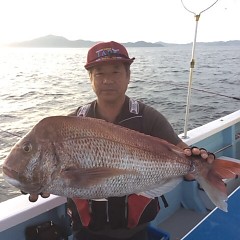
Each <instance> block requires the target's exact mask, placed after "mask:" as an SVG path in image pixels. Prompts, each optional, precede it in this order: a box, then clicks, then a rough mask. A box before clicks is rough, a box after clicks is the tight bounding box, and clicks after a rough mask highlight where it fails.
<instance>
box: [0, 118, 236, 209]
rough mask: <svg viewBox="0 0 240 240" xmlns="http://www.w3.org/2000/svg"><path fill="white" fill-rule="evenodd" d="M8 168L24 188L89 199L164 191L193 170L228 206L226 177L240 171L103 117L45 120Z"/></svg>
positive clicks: (6, 164)
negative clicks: (193, 154) (188, 152)
mask: <svg viewBox="0 0 240 240" xmlns="http://www.w3.org/2000/svg"><path fill="white" fill-rule="evenodd" d="M3 172H4V176H5V179H6V180H7V181H8V182H9V183H10V184H12V185H14V186H15V187H17V188H19V189H20V190H22V191H23V192H27V193H31V194H38V193H41V192H48V193H51V194H56V195H60V196H66V197H80V198H83V199H102V198H107V197H110V196H123V195H128V194H132V193H136V194H142V195H145V196H149V197H155V196H160V195H162V194H164V193H166V192H168V191H170V190H171V189H173V188H174V187H175V186H176V185H177V184H178V183H179V182H180V181H181V180H182V177H183V176H184V175H186V174H188V173H192V174H193V175H194V177H195V178H196V180H197V181H198V182H199V183H200V184H201V186H202V187H203V188H204V190H205V191H206V193H207V194H208V196H209V197H210V199H211V200H212V201H213V202H214V204H215V205H216V206H217V207H219V208H221V209H222V210H224V211H227V204H226V200H227V194H226V188H225V185H224V182H223V181H222V179H224V178H234V177H235V176H236V175H237V174H240V164H239V163H237V162H233V161H226V160H221V159H216V160H215V161H214V164H212V165H210V164H209V163H207V162H206V161H204V160H201V158H200V157H186V156H185V154H184V153H183V150H182V149H180V148H178V147H176V146H174V145H172V144H170V143H168V142H166V141H164V140H161V139H159V138H155V137H152V136H148V135H144V134H142V133H139V132H136V131H133V130H129V129H126V128H123V127H120V126H117V125H114V124H111V123H108V122H105V121H103V120H99V119H92V118H78V117H64V116H56V117H48V118H45V119H43V120H41V121H40V122H39V123H38V124H37V125H36V126H35V127H34V128H33V129H32V130H31V131H30V132H29V133H28V134H26V135H25V136H24V137H23V138H22V139H21V140H20V141H19V142H18V143H17V144H16V145H15V146H14V147H13V148H12V150H11V152H10V153H9V155H8V156H7V157H6V159H5V162H4V164H3Z"/></svg>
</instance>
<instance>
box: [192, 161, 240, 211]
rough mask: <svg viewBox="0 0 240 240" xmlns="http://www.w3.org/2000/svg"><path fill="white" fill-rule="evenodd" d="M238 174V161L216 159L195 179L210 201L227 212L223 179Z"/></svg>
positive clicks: (239, 173)
mask: <svg viewBox="0 0 240 240" xmlns="http://www.w3.org/2000/svg"><path fill="white" fill-rule="evenodd" d="M237 175H240V161H233V160H226V159H216V160H215V161H214V162H213V164H212V166H211V169H209V170H208V171H207V172H205V173H202V174H200V175H199V176H197V177H196V180H197V181H198V182H199V183H200V185H201V186H202V188H203V189H204V190H205V192H206V193H207V195H208V196H209V198H210V199H211V201H212V202H213V203H214V204H215V205H216V206H217V207H218V208H220V209H222V210H223V211H225V212H227V203H226V201H227V198H228V196H227V188H226V185H225V183H224V181H223V179H231V178H236V176H237Z"/></svg>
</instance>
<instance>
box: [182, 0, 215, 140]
mask: <svg viewBox="0 0 240 240" xmlns="http://www.w3.org/2000/svg"><path fill="white" fill-rule="evenodd" d="M181 2H182V5H183V7H184V8H185V9H186V10H187V11H188V12H190V13H192V14H194V16H195V21H196V26H195V34H194V41H193V45H192V57H191V61H190V72H189V81H188V94H187V104H186V113H185V123H184V135H183V137H182V138H184V139H186V138H188V137H187V128H188V118H189V108H190V99H191V89H192V80H193V69H194V66H195V60H194V55H195V45H196V40H197V29H198V21H199V19H200V15H201V14H202V13H203V12H205V11H207V10H208V9H210V8H211V7H212V6H213V5H215V4H216V3H217V2H218V0H216V1H215V2H214V3H213V4H212V5H210V6H209V7H207V8H206V9H204V10H202V11H201V12H200V13H198V14H196V13H195V12H193V11H191V10H189V9H188V8H187V7H186V6H185V5H184V3H183V0H181Z"/></svg>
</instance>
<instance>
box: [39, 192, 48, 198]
mask: <svg viewBox="0 0 240 240" xmlns="http://www.w3.org/2000/svg"><path fill="white" fill-rule="evenodd" d="M40 195H41V197H42V198H48V197H49V196H50V193H45V192H42V193H40Z"/></svg>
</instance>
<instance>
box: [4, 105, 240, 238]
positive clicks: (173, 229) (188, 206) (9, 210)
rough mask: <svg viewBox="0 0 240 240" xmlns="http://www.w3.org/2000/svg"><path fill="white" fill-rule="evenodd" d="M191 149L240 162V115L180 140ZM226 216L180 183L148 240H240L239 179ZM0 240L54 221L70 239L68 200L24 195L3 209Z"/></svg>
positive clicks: (193, 186) (231, 185)
mask: <svg viewBox="0 0 240 240" xmlns="http://www.w3.org/2000/svg"><path fill="white" fill-rule="evenodd" d="M179 136H180V137H181V138H184V141H185V142H186V143H187V144H188V145H195V146H198V147H203V148H206V149H208V150H209V151H211V152H214V153H215V154H216V156H217V157H221V158H226V159H229V158H230V159H235V160H239V161H240V110H239V111H236V112H233V113H231V114H229V115H226V116H224V117H222V118H219V119H217V120H214V121H212V122H209V123H207V124H205V125H203V126H200V127H198V128H195V129H193V130H190V131H187V137H184V133H183V134H180V135H179ZM226 186H227V189H228V194H229V200H228V212H227V213H226V212H223V211H222V210H220V209H218V208H216V207H215V206H214V205H213V204H212V202H211V201H210V200H209V198H208V196H207V195H206V194H205V192H204V191H203V190H202V188H201V186H199V185H198V183H197V182H196V181H190V182H187V181H182V182H181V183H180V184H179V185H178V186H177V187H176V188H175V189H174V190H172V191H171V192H169V193H167V194H165V198H166V200H167V203H168V206H167V207H166V206H164V203H163V201H162V200H161V199H160V198H159V202H160V206H161V210H160V213H159V214H158V216H157V217H156V218H155V219H154V221H152V222H151V223H150V224H149V234H150V239H162V240H163V239H172V240H174V239H184V240H190V239H194V240H197V239H206V238H205V236H206V234H207V239H218V240H219V239H238V237H239V235H240V229H239V227H238V226H237V224H236V223H237V222H239V220H240V204H239V200H240V187H239V186H240V178H236V179H232V180H230V181H226ZM0 213H1V215H0V239H4V240H14V239H16V240H21V239H25V232H26V229H27V227H29V226H33V225H38V224H42V223H43V222H47V221H50V222H52V223H54V224H56V225H58V226H60V227H61V229H62V230H63V231H64V232H65V233H66V236H67V238H66V239H71V237H72V236H71V230H70V223H69V220H68V217H67V208H66V198H64V197H59V196H55V195H51V196H50V197H49V198H46V199H44V198H40V199H39V200H38V201H37V202H35V203H30V202H29V200H28V196H26V195H22V196H18V197H15V198H13V199H9V200H7V201H5V202H2V203H0Z"/></svg>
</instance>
